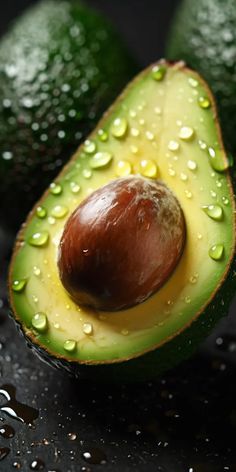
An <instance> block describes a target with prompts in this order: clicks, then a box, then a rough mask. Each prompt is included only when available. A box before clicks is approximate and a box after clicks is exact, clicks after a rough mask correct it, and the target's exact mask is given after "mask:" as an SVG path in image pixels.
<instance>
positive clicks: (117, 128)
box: [111, 118, 128, 138]
mask: <svg viewBox="0 0 236 472" xmlns="http://www.w3.org/2000/svg"><path fill="white" fill-rule="evenodd" d="M127 129H128V122H127V120H126V119H125V118H116V119H115V120H114V121H113V123H112V125H111V134H112V135H113V136H114V137H115V138H123V137H124V136H125V134H126V132H127Z"/></svg>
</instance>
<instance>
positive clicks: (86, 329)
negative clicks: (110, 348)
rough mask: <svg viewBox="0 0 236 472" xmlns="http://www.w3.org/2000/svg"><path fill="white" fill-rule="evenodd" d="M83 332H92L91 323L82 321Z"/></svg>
mask: <svg viewBox="0 0 236 472" xmlns="http://www.w3.org/2000/svg"><path fill="white" fill-rule="evenodd" d="M83 333H84V334H87V335H90V334H93V325H92V324H91V323H84V324H83Z"/></svg>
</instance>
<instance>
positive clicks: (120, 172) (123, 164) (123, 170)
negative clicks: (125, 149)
mask: <svg viewBox="0 0 236 472" xmlns="http://www.w3.org/2000/svg"><path fill="white" fill-rule="evenodd" d="M131 173H132V165H131V163H130V162H129V161H126V160H120V161H118V163H117V165H116V175H117V177H126V176H127V175H130V174H131Z"/></svg>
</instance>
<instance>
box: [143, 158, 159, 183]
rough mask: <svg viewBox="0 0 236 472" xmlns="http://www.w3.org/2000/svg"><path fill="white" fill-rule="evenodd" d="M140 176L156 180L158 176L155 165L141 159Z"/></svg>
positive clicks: (150, 161)
mask: <svg viewBox="0 0 236 472" xmlns="http://www.w3.org/2000/svg"><path fill="white" fill-rule="evenodd" d="M139 170H140V174H141V175H143V176H144V177H149V178H152V179H154V178H156V177H157V174H158V167H157V164H156V163H155V162H154V161H153V160H151V159H143V160H142V161H140V163H139Z"/></svg>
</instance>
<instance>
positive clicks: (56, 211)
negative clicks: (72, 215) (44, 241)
mask: <svg viewBox="0 0 236 472" xmlns="http://www.w3.org/2000/svg"><path fill="white" fill-rule="evenodd" d="M68 211H69V209H68V208H67V207H66V206H63V205H56V206H55V207H54V208H53V209H52V211H51V215H52V216H53V217H54V218H57V219H60V218H64V216H66V215H67V213H68Z"/></svg>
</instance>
